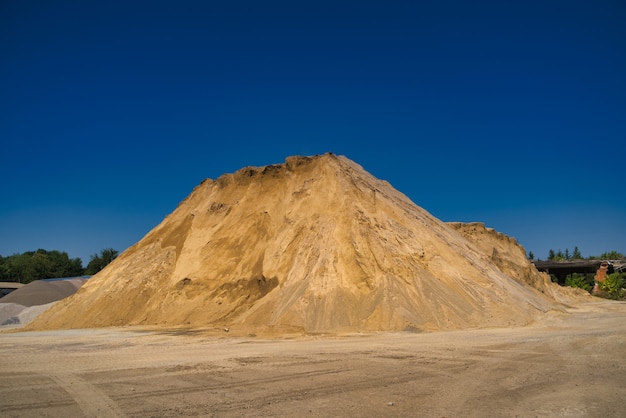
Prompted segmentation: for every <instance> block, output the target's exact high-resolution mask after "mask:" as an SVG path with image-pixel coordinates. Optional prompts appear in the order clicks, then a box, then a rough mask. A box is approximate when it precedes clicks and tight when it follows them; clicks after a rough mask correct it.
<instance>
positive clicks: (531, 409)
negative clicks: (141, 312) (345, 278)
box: [0, 301, 626, 417]
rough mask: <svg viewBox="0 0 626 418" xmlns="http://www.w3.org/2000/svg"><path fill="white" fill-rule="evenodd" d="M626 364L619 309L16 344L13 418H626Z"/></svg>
mask: <svg viewBox="0 0 626 418" xmlns="http://www.w3.org/2000/svg"><path fill="white" fill-rule="evenodd" d="M218 332H219V333H218ZM624 359H626V304H624V303H618V302H605V301H600V302H594V303H591V304H586V305H584V306H581V307H578V308H576V309H572V310H571V313H570V314H569V315H565V314H561V313H559V314H557V313H555V314H547V315H546V317H545V318H544V319H542V321H541V322H540V323H536V324H534V325H532V326H528V327H524V328H517V329H509V328H507V329H489V330H468V331H455V332H438V333H409V332H405V333H372V334H352V335H342V336H306V337H302V336H292V337H281V338H274V339H268V338H260V337H254V336H236V335H233V333H232V332H231V333H225V332H224V331H223V330H220V331H216V330H189V329H187V330H185V329H178V330H176V329H170V330H163V329H161V330H157V329H152V330H148V329H138V328H131V327H126V328H107V329H91V330H67V331H45V332H4V333H0V416H3V417H69V416H72V417H77V416H88V417H114V416H115V417H117V416H128V417H149V416H152V417H178V416H219V417H233V416H281V417H295V416H311V417H322V416H323V417H327V416H350V417H372V416H376V417H380V416H401V417H408V416H419V417H486V416H497V417H534V416H538V417H624V416H626V401H625V400H626V362H625V361H624Z"/></svg>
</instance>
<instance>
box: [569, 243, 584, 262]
mask: <svg viewBox="0 0 626 418" xmlns="http://www.w3.org/2000/svg"><path fill="white" fill-rule="evenodd" d="M572 258H573V259H574V260H580V259H582V258H583V255H582V254H581V253H580V250H579V249H578V246H576V247H574V252H572Z"/></svg>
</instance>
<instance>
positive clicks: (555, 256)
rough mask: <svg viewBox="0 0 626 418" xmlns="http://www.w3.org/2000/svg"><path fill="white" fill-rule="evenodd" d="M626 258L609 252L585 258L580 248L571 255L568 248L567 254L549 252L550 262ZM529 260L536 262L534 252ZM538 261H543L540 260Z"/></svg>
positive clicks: (575, 249) (530, 253)
mask: <svg viewBox="0 0 626 418" xmlns="http://www.w3.org/2000/svg"><path fill="white" fill-rule="evenodd" d="M623 258H625V257H624V254H622V253H618V252H617V251H608V252H605V253H602V254H600V255H592V256H589V257H583V255H582V254H581V253H580V250H579V249H578V247H574V250H573V251H572V252H571V253H570V252H569V249H568V248H566V249H565V252H563V251H561V250H558V251H554V250H553V249H550V250H549V251H548V261H566V260H621V259H623ZM528 259H529V260H534V259H535V255H534V254H533V252H532V251H530V252H529V253H528ZM538 261H541V260H540V259H539V260H538Z"/></svg>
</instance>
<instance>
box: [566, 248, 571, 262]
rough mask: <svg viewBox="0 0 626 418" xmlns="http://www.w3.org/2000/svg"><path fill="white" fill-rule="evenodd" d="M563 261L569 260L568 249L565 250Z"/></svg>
mask: <svg viewBox="0 0 626 418" xmlns="http://www.w3.org/2000/svg"><path fill="white" fill-rule="evenodd" d="M565 259H566V260H569V259H570V255H569V248H566V249H565Z"/></svg>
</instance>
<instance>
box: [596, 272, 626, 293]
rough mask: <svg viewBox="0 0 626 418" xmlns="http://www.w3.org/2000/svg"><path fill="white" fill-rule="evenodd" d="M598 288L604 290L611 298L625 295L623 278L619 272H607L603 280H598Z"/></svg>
mask: <svg viewBox="0 0 626 418" xmlns="http://www.w3.org/2000/svg"><path fill="white" fill-rule="evenodd" d="M598 286H599V287H600V289H602V290H603V291H605V292H606V293H607V294H608V296H609V298H611V299H621V298H623V297H626V294H625V292H624V289H622V287H624V278H623V275H622V274H621V273H613V274H609V275H608V276H607V277H606V279H605V280H604V281H603V282H599V283H598Z"/></svg>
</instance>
